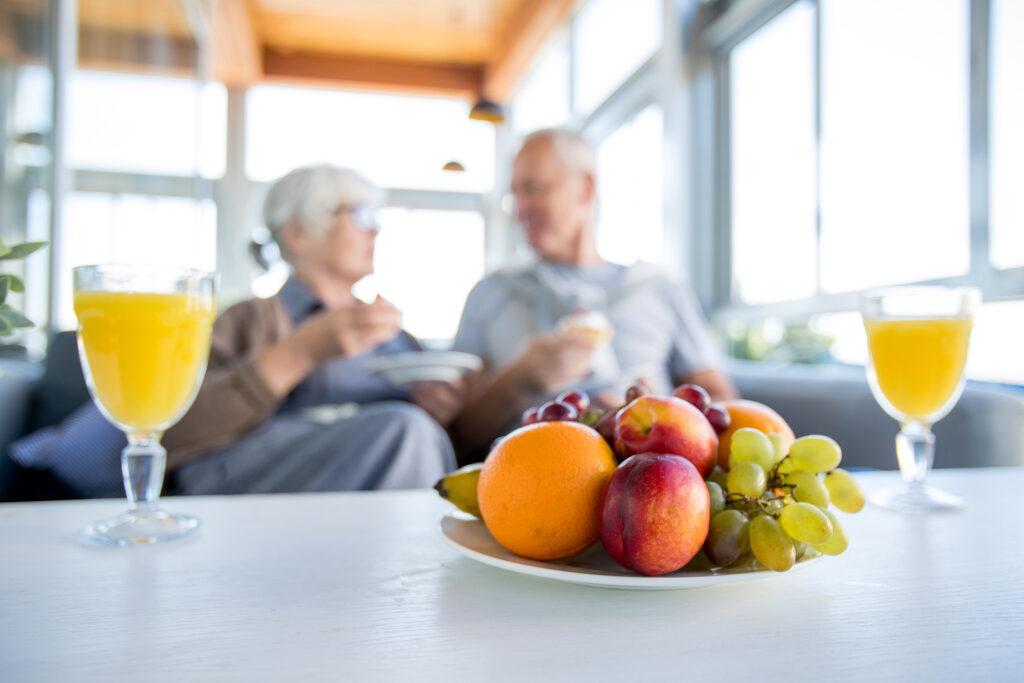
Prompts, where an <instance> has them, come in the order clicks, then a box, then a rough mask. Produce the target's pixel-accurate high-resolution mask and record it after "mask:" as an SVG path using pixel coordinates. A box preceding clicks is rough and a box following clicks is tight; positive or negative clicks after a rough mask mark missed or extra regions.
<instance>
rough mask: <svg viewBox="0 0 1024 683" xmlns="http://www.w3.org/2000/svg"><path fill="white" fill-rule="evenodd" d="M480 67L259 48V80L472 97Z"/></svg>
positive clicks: (477, 86)
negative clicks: (261, 63) (260, 61)
mask: <svg viewBox="0 0 1024 683" xmlns="http://www.w3.org/2000/svg"><path fill="white" fill-rule="evenodd" d="M482 76H483V67H482V66H479V65H464V64H438V63H423V62H403V61H394V60H382V59H369V58H364V57H340V56H331V55H324V54H305V53H298V52H285V51H279V50H273V49H269V48H267V49H265V50H264V51H263V80H264V81H273V82H290V83H304V84H314V85H315V84H320V85H332V86H341V87H355V88H368V89H373V90H389V91H398V92H407V93H418V94H425V95H446V96H449V97H452V96H454V97H462V98H464V99H466V100H472V99H473V98H475V97H476V95H477V93H478V92H479V91H480V85H481V82H482Z"/></svg>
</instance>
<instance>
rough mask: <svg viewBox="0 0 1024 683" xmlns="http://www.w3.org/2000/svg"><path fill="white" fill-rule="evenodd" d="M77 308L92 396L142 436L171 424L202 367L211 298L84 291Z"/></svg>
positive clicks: (189, 400) (185, 404)
mask: <svg viewBox="0 0 1024 683" xmlns="http://www.w3.org/2000/svg"><path fill="white" fill-rule="evenodd" d="M74 307H75V314H76V315H77V316H78V324H79V331H78V336H79V343H80V345H81V348H82V349H83V351H84V354H85V359H86V362H87V364H88V375H89V376H90V379H91V388H92V390H93V395H94V396H95V398H96V400H97V401H98V402H99V404H100V405H101V406H102V407H103V409H104V410H105V411H106V412H107V413H108V414H109V415H110V417H111V418H113V420H114V421H115V422H116V423H118V424H119V426H120V427H121V428H123V429H124V428H127V429H128V430H130V431H134V432H147V433H148V432H158V431H162V430H163V429H166V428H167V427H169V426H170V425H171V424H173V423H174V422H176V421H177V420H178V419H179V418H180V417H181V414H182V413H184V412H185V410H186V409H187V408H188V406H189V405H190V404H191V403H192V400H193V399H194V398H195V393H196V391H197V390H198V384H199V382H200V380H201V378H202V374H203V370H204V369H205V367H206V360H207V357H208V356H209V353H210V328H211V326H212V324H213V318H214V310H213V299H212V297H210V296H201V295H195V294H148V293H135V292H101V291H86V292H76V293H75V298H74Z"/></svg>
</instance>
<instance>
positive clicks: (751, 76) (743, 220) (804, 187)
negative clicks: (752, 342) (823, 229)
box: [729, 2, 817, 304]
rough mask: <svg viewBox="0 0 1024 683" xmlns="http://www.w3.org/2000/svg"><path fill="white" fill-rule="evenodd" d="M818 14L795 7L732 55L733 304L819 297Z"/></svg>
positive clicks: (807, 5) (803, 6)
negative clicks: (816, 106) (816, 139)
mask: <svg viewBox="0 0 1024 683" xmlns="http://www.w3.org/2000/svg"><path fill="white" fill-rule="evenodd" d="M813 68H814V8H813V6H812V5H811V4H810V3H806V2H798V3H796V4H794V5H793V6H792V7H790V8H789V9H787V10H786V11H785V12H783V13H782V14H780V15H779V16H778V17H777V18H775V19H774V20H773V21H771V22H769V23H768V24H766V25H765V26H764V27H763V28H761V29H760V30H759V31H758V32H757V33H755V34H754V35H752V36H751V37H750V38H748V39H747V40H745V41H744V42H742V43H741V44H740V45H739V46H737V47H736V48H735V49H734V50H733V51H732V54H731V55H730V60H729V69H730V71H729V73H730V76H731V80H730V82H731V86H732V88H731V92H730V97H731V114H732V118H731V121H730V129H731V132H732V140H731V142H732V144H731V153H732V158H731V164H730V167H731V171H732V179H731V191H732V196H731V214H732V269H733V272H732V277H733V288H734V297H735V298H737V299H738V300H740V301H743V302H744V303H748V304H760V303H768V302H775V301H784V300H788V299H798V298H801V297H807V296H811V295H813V294H814V291H815V263H816V259H817V256H816V245H815V239H816V238H815V196H814V195H815V164H814V146H815V142H814V72H813Z"/></svg>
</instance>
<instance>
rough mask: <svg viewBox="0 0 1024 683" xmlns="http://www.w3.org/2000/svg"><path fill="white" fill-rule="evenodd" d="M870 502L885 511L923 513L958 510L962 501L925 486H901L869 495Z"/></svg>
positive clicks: (959, 498) (957, 497)
mask: <svg viewBox="0 0 1024 683" xmlns="http://www.w3.org/2000/svg"><path fill="white" fill-rule="evenodd" d="M870 500H871V502H872V503H874V504H875V505H877V506H878V507H881V508H886V509H887V510H895V511H897V512H914V513H924V512H930V511H941V510H959V509H960V508H962V507H963V506H964V499H963V498H961V497H960V496H957V495H954V494H952V493H947V492H945V491H942V490H940V489H937V488H933V487H931V486H926V485H925V484H901V485H900V486H895V487H893V488H889V489H883V490H882V491H878V492H876V493H874V494H872V495H871V498H870Z"/></svg>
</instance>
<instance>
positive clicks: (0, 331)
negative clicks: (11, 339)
mask: <svg viewBox="0 0 1024 683" xmlns="http://www.w3.org/2000/svg"><path fill="white" fill-rule="evenodd" d="M12 331H13V330H12V328H11V324H10V323H9V322H7V318H5V317H4V316H3V315H0V337H2V336H3V335H5V334H10V333H11V332H12Z"/></svg>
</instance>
